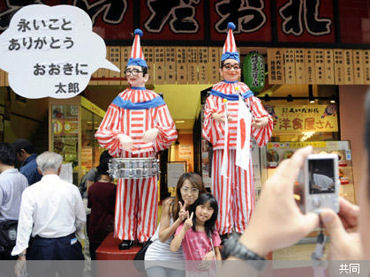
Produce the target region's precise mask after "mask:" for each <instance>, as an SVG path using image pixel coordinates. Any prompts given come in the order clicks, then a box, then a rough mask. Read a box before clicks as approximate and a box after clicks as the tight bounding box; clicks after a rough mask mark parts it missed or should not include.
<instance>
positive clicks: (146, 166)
mask: <svg viewBox="0 0 370 277" xmlns="http://www.w3.org/2000/svg"><path fill="white" fill-rule="evenodd" d="M108 166H109V170H108V171H109V174H110V175H111V176H112V177H113V178H118V179H143V178H149V177H153V176H155V175H157V174H159V173H160V171H159V161H158V160H157V159H156V158H113V159H110V161H109V164H108Z"/></svg>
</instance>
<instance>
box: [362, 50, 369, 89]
mask: <svg viewBox="0 0 370 277" xmlns="http://www.w3.org/2000/svg"><path fill="white" fill-rule="evenodd" d="M363 61H364V83H365V84H366V85H370V50H363Z"/></svg>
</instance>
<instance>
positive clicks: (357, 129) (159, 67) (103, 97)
mask: <svg viewBox="0 0 370 277" xmlns="http://www.w3.org/2000/svg"><path fill="white" fill-rule="evenodd" d="M25 2H27V3H29V1H25ZM42 2H43V3H44V4H47V5H50V6H54V5H59V4H69V5H75V6H78V7H80V8H82V9H83V10H85V11H86V12H87V13H88V14H89V16H90V18H91V19H92V21H93V29H94V31H95V32H96V33H98V34H99V35H100V36H101V37H103V38H104V40H105V42H106V44H107V45H108V47H107V59H108V60H109V61H111V62H112V63H113V64H115V65H116V66H117V67H119V68H120V69H121V72H119V73H117V72H113V71H109V70H105V69H99V70H98V71H96V72H95V74H94V75H93V76H92V78H91V81H90V83H89V86H88V87H87V89H86V90H85V91H84V92H83V96H85V97H86V98H87V99H88V100H90V101H91V102H93V103H94V104H96V105H97V106H99V107H100V108H101V109H102V110H106V108H107V106H108V105H109V104H110V102H111V101H112V99H113V98H114V97H115V96H116V95H117V94H118V93H119V92H120V91H122V90H123V89H124V88H125V87H127V81H126V80H125V76H124V73H123V71H124V67H125V65H126V62H127V60H128V58H129V54H130V48H131V42H132V33H133V30H134V29H135V28H137V27H140V28H141V29H142V30H143V32H144V36H143V37H142V41H141V43H142V46H143V50H144V55H145V58H146V60H147V62H148V65H149V74H150V76H151V78H150V80H149V82H148V83H147V84H148V86H149V87H150V88H153V87H154V90H155V91H156V92H162V93H163V96H164V99H165V101H166V103H167V105H168V106H169V109H170V112H171V114H172V116H173V118H174V120H175V122H176V125H177V128H178V129H179V131H180V136H179V143H178V144H176V145H174V146H173V147H172V148H171V151H170V152H171V153H170V155H169V156H170V158H169V160H172V161H186V162H187V168H188V170H197V171H201V166H202V164H201V162H200V160H201V159H200V157H196V156H197V155H198V154H197V153H200V152H199V151H198V150H199V149H200V148H202V147H201V146H199V141H200V136H199V134H197V132H199V128H198V129H197V126H196V125H197V124H194V123H196V121H197V118H198V117H199V114H200V111H201V93H200V92H201V91H203V90H206V89H207V88H209V87H210V86H211V85H212V84H214V83H216V82H217V81H218V80H219V72H218V68H219V64H220V56H221V51H222V46H223V42H224V38H225V32H226V26H227V23H228V22H229V21H232V22H234V23H235V24H236V29H235V39H236V43H237V46H238V47H239V50H240V53H241V56H242V60H243V61H244V60H245V58H246V56H247V55H248V54H250V53H251V52H257V53H258V54H260V55H261V57H262V58H263V59H264V63H265V64H266V66H265V67H264V70H265V72H267V75H266V78H265V79H264V82H265V83H264V84H263V86H261V89H259V90H258V91H255V94H256V95H258V96H259V97H260V98H261V99H262V100H263V102H264V104H265V105H270V106H271V105H272V106H280V107H281V108H283V107H289V106H292V105H294V106H301V108H302V107H303V106H309V105H311V106H315V107H316V108H321V107H320V106H323V105H330V104H334V105H335V106H332V108H333V107H334V109H335V113H336V115H337V116H336V118H335V121H336V126H332V129H330V128H329V129H325V130H324V131H323V130H320V129H321V128H320V127H321V124H327V123H316V127H315V126H314V127H313V130H311V129H310V130H309V129H306V127H305V126H303V127H302V128H297V129H295V130H293V131H292V132H287V128H288V126H287V125H286V126H285V127H282V126H284V125H281V124H282V123H283V122H279V120H281V118H280V119H279V118H277V119H276V120H277V121H276V123H277V125H276V131H280V132H277V133H276V134H274V138H273V141H275V142H282V141H288V142H289V141H290V142H300V141H306V142H309V141H330V140H335V141H340V140H348V141H350V145H351V151H352V167H353V183H354V184H355V186H358V183H359V181H360V176H361V174H360V170H361V167H360V165H361V158H362V152H363V148H362V147H363V146H362V136H363V127H362V126H363V109H362V106H363V103H364V96H365V92H366V89H367V86H368V85H370V18H369V6H370V2H369V0H367V1H355V2H354V1H349V0H343V1H337V0H333V1H324V0H314V1H304V0H299V1H291V0H279V1H267V0H260V1H248V0H247V1H242V0H240V1H216V0H205V1H160V0H157V1H152V0H141V1H129V0H121V1H69V0H65V1H63V0H59V1H58V0H52V1H42ZM20 7H21V5H20V6H13V5H12V4H10V3H8V2H6V1H2V2H1V3H0V14H1V15H2V16H1V21H0V30H1V31H3V30H5V29H6V28H7V26H8V24H9V19H10V18H11V16H12V15H13V14H14V12H16V11H17V9H19V8H20ZM250 67H251V68H252V67H253V65H252V64H251V65H250ZM259 70H261V69H259ZM251 72H255V71H253V70H252V71H251ZM260 73H261V72H260ZM251 74H252V73H251ZM243 75H244V76H243V80H244V81H245V82H246V80H247V79H248V76H246V75H245V74H243ZM253 76H254V75H253V74H252V76H249V77H251V78H250V79H251V80H252V82H253ZM247 84H248V85H249V86H252V85H253V84H252V83H247ZM0 87H1V90H0V91H1V94H0V95H1V100H0V139H1V140H3V141H11V140H13V139H15V138H16V137H27V138H30V139H32V140H33V141H36V140H38V136H39V132H38V131H37V130H38V126H41V125H43V124H44V123H45V119H46V118H47V117H46V115H47V114H48V113H49V114H50V115H52V110H51V108H50V107H49V106H48V104H47V103H48V102H45V101H44V100H37V101H36V100H29V99H27V100H25V101H23V99H21V98H19V97H16V96H15V95H14V93H12V92H11V91H9V87H8V82H7V75H6V73H5V72H3V71H0ZM312 100H313V102H312V103H310V101H312ZM9 101H10V102H11V103H9ZM22 101H23V102H22ZM35 101H36V102H37V103H43V105H41V107H42V108H41V109H38V108H39V107H40V106H37V104H36V105H35V104H32V103H33V102H35ZM39 101H41V102H39ZM331 101H335V103H331ZM65 102H66V103H67V102H68V101H67V100H66V101H65ZM28 109H31V110H35V111H36V110H38V111H37V113H35V112H32V111H31V112H30V114H29V113H28V112H25V110H28ZM313 109H314V108H313ZM19 115H21V116H19ZM19 117H20V119H19ZM307 118H310V117H307ZM21 121H22V122H23V123H22V124H24V125H28V126H31V125H32V124H31V125H29V124H27V123H28V122H31V121H32V122H33V123H34V125H35V126H34V127H33V128H32V130H31V129H29V130H28V129H27V131H25V129H22V130H20V129H18V128H17V127H18V126H19V122H21ZM95 123H96V122H95ZM95 123H94V124H95ZM285 123H286V124H292V122H288V121H285ZM79 124H82V123H79ZM317 124H319V125H317ZM329 125H330V123H329ZM198 127H199V126H198ZM83 128H84V127H83V126H82V125H79V127H78V130H79V131H78V132H82V130H83ZM284 128H285V130H284ZM305 131H310V132H312V131H313V132H314V134H313V135H312V136H311V137H307V138H305V139H304V140H302V137H303V132H305ZM49 132H50V130H49ZM306 133H307V132H306ZM78 135H79V136H81V134H80V133H79V134H78ZM192 137H193V138H194V139H192ZM46 141H49V145H45V147H44V149H43V150H47V149H51V150H56V149H55V147H54V144H51V142H50V140H47V139H46ZM40 149H42V148H40ZM63 151H64V150H63ZM86 153H87V152H86ZM86 153H85V154H86ZM81 155H82V154H79V156H81ZM93 155H94V156H95V155H96V153H95V152H94V154H93ZM79 160H81V157H80V159H79ZM79 163H81V161H79Z"/></svg>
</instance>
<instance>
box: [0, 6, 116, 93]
mask: <svg viewBox="0 0 370 277" xmlns="http://www.w3.org/2000/svg"><path fill="white" fill-rule="evenodd" d="M0 57H1V58H0V68H1V69H3V70H5V71H7V72H8V74H9V75H8V76H9V85H10V87H11V88H12V89H13V90H14V91H15V92H16V93H17V94H19V95H21V96H23V97H26V98H42V97H47V96H50V97H54V98H70V97H73V96H75V95H77V94H79V93H80V92H82V91H83V90H84V89H85V88H86V86H87V85H88V83H89V81H90V77H91V74H92V73H94V71H96V70H97V69H98V68H107V69H110V70H114V71H119V69H118V68H117V67H116V66H115V65H113V64H112V63H111V62H109V61H108V60H106V47H105V43H104V40H103V39H102V38H101V37H99V36H98V35H97V34H95V33H94V32H92V22H91V19H90V17H89V16H88V14H86V13H85V12H84V11H83V10H81V9H80V8H77V7H74V6H68V5H60V6H54V7H49V6H46V5H29V6H26V7H24V8H22V9H20V10H19V11H18V12H17V13H15V14H14V16H13V17H12V20H11V22H10V25H9V28H8V29H7V30H6V31H5V32H3V33H2V34H1V35H0Z"/></svg>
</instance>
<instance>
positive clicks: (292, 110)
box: [266, 104, 338, 134]
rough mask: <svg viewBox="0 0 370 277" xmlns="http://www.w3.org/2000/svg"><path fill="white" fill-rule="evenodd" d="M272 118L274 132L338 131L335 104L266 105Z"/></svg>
mask: <svg viewBox="0 0 370 277" xmlns="http://www.w3.org/2000/svg"><path fill="white" fill-rule="evenodd" d="M266 109H267V110H268V111H269V113H270V115H271V116H272V118H273V120H274V130H273V132H274V133H275V134H278V133H297V132H299V133H302V132H338V117H337V107H336V105H333V104H330V105H273V106H266Z"/></svg>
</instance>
